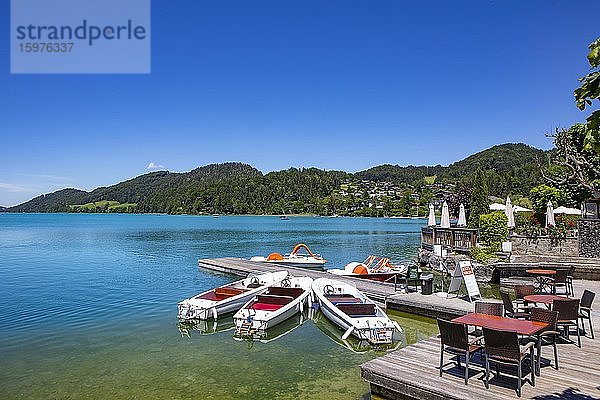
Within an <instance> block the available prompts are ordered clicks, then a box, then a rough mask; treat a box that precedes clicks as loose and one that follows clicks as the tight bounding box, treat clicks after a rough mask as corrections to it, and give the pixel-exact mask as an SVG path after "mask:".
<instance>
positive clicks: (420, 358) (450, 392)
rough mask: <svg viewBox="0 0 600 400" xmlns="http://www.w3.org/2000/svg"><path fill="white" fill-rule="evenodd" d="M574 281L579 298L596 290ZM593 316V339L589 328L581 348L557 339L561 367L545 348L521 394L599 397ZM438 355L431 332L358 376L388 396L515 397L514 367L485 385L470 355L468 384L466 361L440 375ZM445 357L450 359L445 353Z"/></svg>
mask: <svg viewBox="0 0 600 400" xmlns="http://www.w3.org/2000/svg"><path fill="white" fill-rule="evenodd" d="M574 286H575V293H576V296H577V297H580V296H581V293H582V291H583V289H584V288H588V289H590V290H592V291H594V292H596V293H600V290H599V289H600V284H598V282H593V281H575V282H574ZM422 297H429V296H422ZM596 300H598V298H596ZM596 308H598V306H597V303H596ZM592 318H593V323H594V327H595V329H594V332H595V334H596V339H595V340H592V339H591V338H590V333H589V332H587V337H582V339H581V342H582V348H579V347H577V346H576V345H574V344H569V343H564V344H559V345H558V358H559V367H560V369H559V370H556V369H554V367H553V366H550V365H549V361H550V360H551V359H552V360H553V357H552V349H551V348H549V347H544V348H543V350H542V371H541V376H539V377H536V385H535V386H531V385H530V384H529V382H528V381H525V382H524V384H523V394H522V398H523V399H537V400H541V399H544V400H554V399H557V400H558V399H580V400H592V399H600V332H599V331H598V328H597V327H598V326H600V312H599V311H598V310H595V311H593V312H592ZM586 328H587V323H586ZM588 331H589V328H588ZM571 338H573V336H571ZM477 357H479V356H477ZM439 359H440V339H439V338H437V337H432V338H429V339H427V340H423V341H421V342H418V343H416V344H414V345H412V346H408V347H405V348H403V349H400V350H397V351H394V352H391V353H388V354H386V355H384V356H382V357H379V358H376V359H374V360H371V361H369V362H366V363H364V364H362V365H361V375H362V377H363V378H364V379H366V380H367V381H368V382H369V383H370V384H371V393H373V394H376V395H378V396H381V397H384V398H388V399H425V400H442V399H451V400H453V399H455V400H458V399H478V400H488V399H489V400H496V399H500V400H502V399H517V395H516V390H515V389H516V378H514V376H515V375H514V374H515V373H516V371H515V369H516V368H512V369H511V368H507V369H501V371H502V372H503V373H502V375H501V378H496V377H495V375H494V374H492V375H491V379H490V388H489V389H486V388H485V386H484V383H483V376H484V372H483V371H484V367H483V365H482V363H481V359H480V358H474V360H475V363H476V365H474V366H472V368H471V370H472V371H471V373H470V374H471V375H470V379H469V384H468V385H465V384H464V380H463V376H464V369H463V368H464V363H463V364H462V365H463V368H461V369H459V368H457V367H456V364H454V365H453V366H452V365H451V364H446V367H445V369H444V371H445V372H444V374H443V376H442V377H441V378H440V376H439V370H438V365H439ZM445 360H446V362H447V363H449V361H450V358H449V355H446V357H445ZM552 363H553V361H552ZM552 365H554V364H552ZM492 370H493V368H492ZM525 370H527V367H526V368H525Z"/></svg>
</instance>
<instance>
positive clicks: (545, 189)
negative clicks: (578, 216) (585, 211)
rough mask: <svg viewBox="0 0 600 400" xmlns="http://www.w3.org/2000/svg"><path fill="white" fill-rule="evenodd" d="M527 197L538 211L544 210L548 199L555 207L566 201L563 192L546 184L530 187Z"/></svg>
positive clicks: (542, 211)
mask: <svg viewBox="0 0 600 400" xmlns="http://www.w3.org/2000/svg"><path fill="white" fill-rule="evenodd" d="M529 199H530V200H531V205H532V206H533V209H534V210H535V211H536V212H538V213H545V212H546V207H547V205H548V201H551V202H552V204H554V206H555V207H556V206H558V205H564V204H565V203H566V196H565V193H564V192H563V191H562V190H560V189H556V188H553V187H550V186H548V185H539V186H536V187H534V188H533V189H531V192H530V193H529Z"/></svg>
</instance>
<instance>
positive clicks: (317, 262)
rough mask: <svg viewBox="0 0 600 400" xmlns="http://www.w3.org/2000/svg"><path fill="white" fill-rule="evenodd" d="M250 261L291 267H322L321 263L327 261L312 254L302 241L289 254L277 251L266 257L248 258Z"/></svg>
mask: <svg viewBox="0 0 600 400" xmlns="http://www.w3.org/2000/svg"><path fill="white" fill-rule="evenodd" d="M301 250H305V251H306V253H305V254H304V253H301V252H300V251H301ZM250 261H254V262H265V263H273V264H281V265H287V266H291V267H300V268H316V269H322V268H323V264H325V263H326V262H327V260H325V259H324V258H323V257H321V256H320V255H318V254H314V253H313V252H312V251H310V249H309V248H308V246H307V245H305V244H304V243H300V244H297V245H296V246H295V247H294V249H293V250H292V252H291V253H290V254H287V255H285V256H282V255H281V254H279V253H271V254H269V255H268V256H266V257H263V256H255V257H252V258H250Z"/></svg>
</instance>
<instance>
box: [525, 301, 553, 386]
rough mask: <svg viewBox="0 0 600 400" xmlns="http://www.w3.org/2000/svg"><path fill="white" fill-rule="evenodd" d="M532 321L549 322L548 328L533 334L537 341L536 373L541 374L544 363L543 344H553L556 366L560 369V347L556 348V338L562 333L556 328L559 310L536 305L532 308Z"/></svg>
mask: <svg viewBox="0 0 600 400" xmlns="http://www.w3.org/2000/svg"><path fill="white" fill-rule="evenodd" d="M530 320H531V321H537V322H545V323H547V324H548V327H547V328H544V330H542V331H540V332H538V333H536V334H535V335H532V338H534V339H535V341H536V343H537V346H538V348H537V368H536V370H537V371H536V373H537V374H538V375H539V374H540V366H541V363H542V346H544V345H552V347H553V348H554V368H556V369H558V349H557V348H556V338H557V337H558V336H559V335H560V333H559V332H558V331H557V328H556V322H557V321H558V312H557V311H550V310H547V309H545V308H537V307H534V308H532V309H531V316H530Z"/></svg>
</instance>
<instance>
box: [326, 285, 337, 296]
mask: <svg viewBox="0 0 600 400" xmlns="http://www.w3.org/2000/svg"><path fill="white" fill-rule="evenodd" d="M323 293H324V294H325V295H326V296H330V295H332V294H333V293H335V289H334V288H333V286H331V285H325V286H324V287H323Z"/></svg>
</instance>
